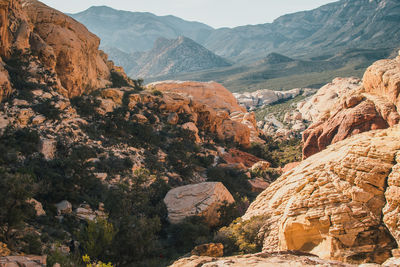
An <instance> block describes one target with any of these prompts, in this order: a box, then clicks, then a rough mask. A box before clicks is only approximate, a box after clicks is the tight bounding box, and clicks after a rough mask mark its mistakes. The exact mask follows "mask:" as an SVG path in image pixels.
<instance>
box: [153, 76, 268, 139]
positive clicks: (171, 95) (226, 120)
mask: <svg viewBox="0 0 400 267" xmlns="http://www.w3.org/2000/svg"><path fill="white" fill-rule="evenodd" d="M147 87H148V88H149V89H151V90H157V91H161V92H163V93H164V95H165V96H164V101H165V102H166V109H168V110H170V111H172V112H178V113H179V112H182V111H190V112H189V113H195V114H194V118H193V120H194V122H195V123H196V124H197V126H198V128H199V129H203V130H204V129H206V130H207V131H210V132H213V133H216V134H217V136H218V138H219V139H221V140H232V141H234V142H236V143H240V144H242V145H245V146H249V145H250V143H251V142H260V143H262V142H263V141H262V140H261V139H260V138H259V137H258V136H259V134H260V131H259V130H258V128H257V125H256V119H255V116H254V113H247V112H246V110H245V109H244V108H243V107H241V106H240V105H239V104H238V102H237V101H236V99H235V97H234V96H233V95H232V93H231V92H229V91H228V90H227V89H226V88H225V87H223V86H222V85H220V84H218V83H215V82H191V81H185V82H183V81H164V82H156V83H151V84H149V85H148V86H147ZM169 99H170V100H169ZM179 99H180V100H179ZM183 99H185V100H183ZM182 101H183V103H182ZM181 103H182V104H181ZM174 109H176V110H174Z"/></svg>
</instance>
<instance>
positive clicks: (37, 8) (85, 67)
mask: <svg viewBox="0 0 400 267" xmlns="http://www.w3.org/2000/svg"><path fill="white" fill-rule="evenodd" d="M0 33H1V34H0V56H1V58H2V59H3V61H4V62H7V60H9V59H10V58H11V57H13V55H14V53H15V51H22V53H27V55H30V53H31V55H30V56H31V57H32V56H33V58H30V60H29V61H30V67H29V71H30V72H31V73H34V74H36V75H37V76H41V75H42V74H41V73H40V71H42V70H41V69H44V70H45V71H47V72H48V73H51V74H52V75H53V77H55V79H54V83H55V84H53V85H52V86H56V87H57V88H58V89H59V90H60V91H61V92H62V93H63V94H64V95H65V96H69V97H74V96H78V95H81V94H82V93H83V92H85V91H86V92H87V91H91V90H95V89H99V88H104V87H106V86H109V85H110V84H111V82H110V75H111V70H115V67H114V65H113V64H112V62H109V61H108V60H107V56H106V55H105V54H104V53H103V52H102V51H100V50H98V47H99V44H100V39H99V38H98V37H97V36H95V35H94V34H92V33H90V32H89V31H88V30H87V29H86V28H85V27H84V26H83V25H82V24H80V23H78V22H77V21H75V20H74V19H72V18H70V17H68V16H66V15H65V14H63V13H61V12H59V11H57V10H54V9H52V8H50V7H48V6H46V5H44V4H42V3H40V2H38V1H36V0H2V1H1V2H0ZM35 60H38V62H36V63H35V64H36V65H35V64H33V62H35ZM3 61H0V86H1V87H0V88H1V90H0V91H1V92H0V99H1V98H2V96H5V95H7V94H9V93H10V90H11V87H10V85H11V82H10V80H9V77H8V73H7V71H6V68H4V65H5V64H3ZM32 64H33V65H32Z"/></svg>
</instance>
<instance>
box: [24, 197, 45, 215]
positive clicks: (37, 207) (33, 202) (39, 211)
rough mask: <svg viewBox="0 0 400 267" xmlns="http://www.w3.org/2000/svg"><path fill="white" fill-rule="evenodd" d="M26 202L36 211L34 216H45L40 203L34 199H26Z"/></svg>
mask: <svg viewBox="0 0 400 267" xmlns="http://www.w3.org/2000/svg"><path fill="white" fill-rule="evenodd" d="M27 202H28V203H29V204H31V205H32V206H33V208H34V209H35V211H36V216H38V217H39V216H43V215H46V212H45V211H44V209H43V205H42V203H40V202H39V201H37V200H36V199H34V198H31V199H28V200H27Z"/></svg>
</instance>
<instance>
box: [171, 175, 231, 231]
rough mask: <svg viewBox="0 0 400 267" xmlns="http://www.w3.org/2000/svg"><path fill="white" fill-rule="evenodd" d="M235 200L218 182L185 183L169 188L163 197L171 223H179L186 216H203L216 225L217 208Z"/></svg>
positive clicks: (217, 217) (209, 222) (210, 223)
mask: <svg viewBox="0 0 400 267" xmlns="http://www.w3.org/2000/svg"><path fill="white" fill-rule="evenodd" d="M233 202H235V200H234V199H233V197H232V195H231V193H229V191H228V190H227V189H226V187H225V186H224V185H223V184H222V183H219V182H207V183H201V184H193V185H186V186H181V187H177V188H174V189H172V190H170V191H169V192H168V193H167V195H166V196H165V198H164V203H165V205H167V209H168V219H169V221H170V222H171V223H179V222H181V221H182V220H183V219H185V218H186V217H190V216H203V217H204V218H205V220H206V222H207V223H208V224H209V225H216V224H217V223H218V219H219V213H218V208H220V207H221V206H222V205H223V204H224V203H227V204H230V203H233Z"/></svg>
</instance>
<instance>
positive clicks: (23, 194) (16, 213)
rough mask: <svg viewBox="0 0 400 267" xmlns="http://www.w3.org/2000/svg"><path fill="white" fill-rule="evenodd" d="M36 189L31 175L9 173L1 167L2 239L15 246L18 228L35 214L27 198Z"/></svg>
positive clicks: (0, 235)
mask: <svg viewBox="0 0 400 267" xmlns="http://www.w3.org/2000/svg"><path fill="white" fill-rule="evenodd" d="M35 191H36V188H35V183H34V180H33V179H32V177H31V176H30V175H27V174H21V173H8V172H5V171H4V170H2V169H0V240H1V241H2V242H4V243H6V244H7V245H8V247H9V248H10V249H13V248H14V245H15V241H16V240H15V237H16V236H17V235H18V234H19V231H16V230H17V229H21V228H23V227H24V222H25V221H26V220H27V219H28V218H31V217H33V216H34V214H35V209H34V208H33V207H32V205H31V204H29V203H27V200H29V199H30V198H32V197H33V196H34V192H35Z"/></svg>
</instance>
